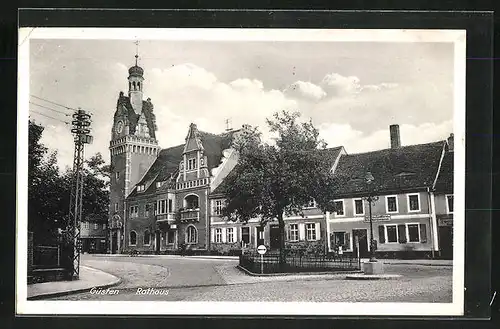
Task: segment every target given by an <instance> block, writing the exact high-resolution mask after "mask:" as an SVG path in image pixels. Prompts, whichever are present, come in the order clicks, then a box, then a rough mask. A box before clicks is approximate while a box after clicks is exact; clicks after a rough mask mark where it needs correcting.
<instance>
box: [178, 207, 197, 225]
mask: <svg viewBox="0 0 500 329" xmlns="http://www.w3.org/2000/svg"><path fill="white" fill-rule="evenodd" d="M179 220H180V221H181V222H189V221H196V222H199V221H200V209H199V208H197V209H182V210H179Z"/></svg>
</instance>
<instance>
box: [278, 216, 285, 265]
mask: <svg viewBox="0 0 500 329" xmlns="http://www.w3.org/2000/svg"><path fill="white" fill-rule="evenodd" d="M278 227H279V229H280V259H279V261H280V267H281V266H283V265H284V264H285V221H284V220H283V212H281V213H280V214H279V215H278Z"/></svg>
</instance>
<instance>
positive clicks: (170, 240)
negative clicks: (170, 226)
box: [167, 231, 175, 244]
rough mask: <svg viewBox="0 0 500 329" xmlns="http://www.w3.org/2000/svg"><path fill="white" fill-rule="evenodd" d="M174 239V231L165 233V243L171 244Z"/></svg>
mask: <svg viewBox="0 0 500 329" xmlns="http://www.w3.org/2000/svg"><path fill="white" fill-rule="evenodd" d="M174 241H175V231H168V234H167V243H169V244H173V243H174Z"/></svg>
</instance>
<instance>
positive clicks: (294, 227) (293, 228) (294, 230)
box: [290, 224, 299, 242]
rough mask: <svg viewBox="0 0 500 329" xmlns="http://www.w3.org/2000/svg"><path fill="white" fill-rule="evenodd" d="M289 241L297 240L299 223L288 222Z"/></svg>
mask: <svg viewBox="0 0 500 329" xmlns="http://www.w3.org/2000/svg"><path fill="white" fill-rule="evenodd" d="M290 241H292V242H296V241H299V224H290Z"/></svg>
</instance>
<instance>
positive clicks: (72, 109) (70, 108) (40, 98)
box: [30, 95, 77, 112]
mask: <svg viewBox="0 0 500 329" xmlns="http://www.w3.org/2000/svg"><path fill="white" fill-rule="evenodd" d="M30 96H31V97H35V98H37V99H39V100H42V101H45V102H47V103H50V104H54V105H57V106H61V107H64V108H65V109H68V110H70V111H72V112H73V111H77V109H75V108H73V107H69V106H66V105H63V104H59V103H56V102H53V101H49V100H48V99H45V98H42V97H38V96H35V95H30Z"/></svg>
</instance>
